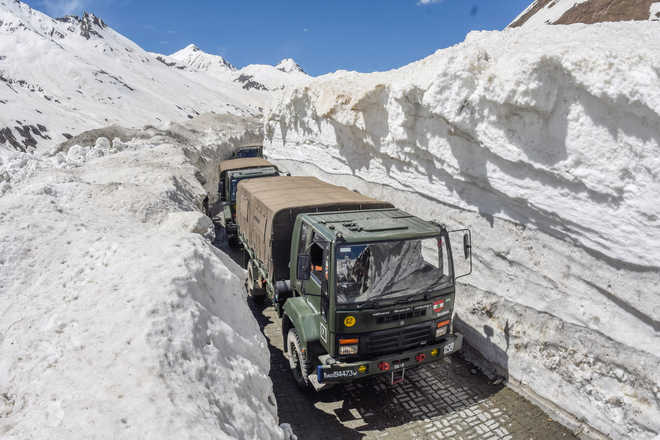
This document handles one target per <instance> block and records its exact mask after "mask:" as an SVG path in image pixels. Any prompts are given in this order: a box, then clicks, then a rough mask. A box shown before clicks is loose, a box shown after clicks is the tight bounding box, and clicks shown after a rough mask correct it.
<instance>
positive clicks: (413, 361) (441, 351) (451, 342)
mask: <svg viewBox="0 0 660 440" xmlns="http://www.w3.org/2000/svg"><path fill="white" fill-rule="evenodd" d="M461 347H463V335H462V334H460V333H454V334H451V335H449V336H447V337H446V338H445V339H444V340H443V341H442V342H440V343H438V344H433V345H427V346H425V347H420V348H417V349H415V350H409V351H405V352H402V353H391V354H388V355H385V356H380V357H378V358H377V359H370V360H366V361H356V362H336V361H334V359H332V358H327V359H325V364H324V365H319V366H318V367H317V368H316V376H317V380H318V382H319V383H321V384H323V383H341V382H351V381H354V380H356V379H362V378H364V377H369V376H375V375H377V374H384V373H390V372H391V371H392V370H399V369H406V370H407V369H409V368H414V367H418V366H420V365H424V364H428V363H430V362H435V361H438V360H440V359H442V358H444V357H445V356H449V355H451V354H453V353H456V352H457V351H459V350H460V349H461ZM434 350H437V354H436V355H435V356H433V355H432V354H431V352H433V351H434ZM420 354H423V356H419V355H420ZM383 363H387V364H389V366H390V368H389V369H387V370H382V369H381V368H380V367H379V365H381V366H382V365H383ZM365 367H366V370H365V369H364V368H365ZM361 369H362V370H363V371H361Z"/></svg>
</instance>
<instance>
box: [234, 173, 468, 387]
mask: <svg viewBox="0 0 660 440" xmlns="http://www.w3.org/2000/svg"><path fill="white" fill-rule="evenodd" d="M236 203H237V205H236V221H237V225H238V235H239V239H240V241H241V243H242V244H243V249H244V250H243V252H244V263H245V264H246V265H247V269H248V281H247V287H248V292H249V293H250V295H251V296H252V297H253V298H254V299H255V300H260V299H264V298H265V297H266V295H267V296H269V297H270V298H271V299H272V301H273V304H274V305H275V307H276V309H277V311H278V313H279V315H280V316H281V317H282V337H283V338H284V346H285V351H287V352H288V357H289V360H290V365H291V371H292V373H293V376H294V378H295V380H296V382H297V383H298V385H300V386H301V387H310V386H313V387H314V388H315V389H321V388H323V387H324V386H326V385H327V384H332V383H337V382H347V381H352V380H356V379H360V378H363V377H367V376H371V375H375V374H389V375H390V379H391V381H392V383H395V382H399V381H402V380H403V379H404V377H405V372H406V370H407V369H409V368H412V367H416V366H419V365H422V364H425V363H428V362H433V361H436V360H439V359H441V358H442V357H443V356H447V355H450V354H452V353H454V352H456V351H458V350H459V349H460V348H461V346H462V342H463V336H462V335H461V334H459V333H457V332H454V331H453V322H452V318H453V309H454V298H455V280H456V278H457V274H456V273H455V272H454V260H453V254H452V248H451V245H450V244H451V243H450V231H448V230H447V228H446V227H445V226H443V225H441V224H438V223H434V222H428V221H424V220H422V219H420V218H417V217H415V216H413V215H410V214H408V213H406V212H404V211H401V210H399V209H396V208H394V207H393V206H392V205H391V204H389V203H387V202H382V201H378V200H374V199H371V198H369V197H366V196H363V195H361V194H359V193H356V192H353V191H350V190H348V189H346V188H343V187H338V186H334V185H330V184H327V183H324V182H321V181H320V180H318V179H316V178H313V177H270V178H262V179H255V180H246V181H244V182H242V183H241V184H240V185H238V192H237V198H236ZM452 232H460V233H461V234H462V235H463V237H462V245H463V246H462V252H461V253H462V254H463V255H462V256H463V257H464V258H465V259H466V260H468V261H469V262H470V271H471V243H470V234H469V231H468V230H461V231H452ZM468 273H469V272H468Z"/></svg>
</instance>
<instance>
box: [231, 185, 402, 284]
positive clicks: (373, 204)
mask: <svg viewBox="0 0 660 440" xmlns="http://www.w3.org/2000/svg"><path fill="white" fill-rule="evenodd" d="M382 208H392V205H391V204H390V203H388V202H383V201H380V200H375V199H372V198H370V197H367V196H365V195H362V194H360V193H357V192H354V191H351V190H349V189H348V188H345V187H343V186H336V185H331V184H329V183H325V182H323V181H321V180H319V179H317V178H315V177H298V176H296V177H289V176H282V177H262V178H259V179H249V180H244V181H241V182H240V183H239V184H238V191H237V194H236V221H237V223H238V227H239V230H240V233H241V234H242V235H243V236H244V237H245V238H246V239H247V241H248V243H249V244H250V246H251V247H252V248H253V249H254V252H255V253H256V256H257V258H258V259H259V260H261V261H262V263H264V264H266V265H267V267H268V271H269V273H270V274H273V275H274V278H275V279H276V280H280V279H286V278H285V277H288V270H289V269H288V268H289V257H290V251H291V236H292V234H293V226H294V223H295V220H296V217H297V216H298V214H302V213H309V212H324V211H349V210H350V211H355V210H361V209H382Z"/></svg>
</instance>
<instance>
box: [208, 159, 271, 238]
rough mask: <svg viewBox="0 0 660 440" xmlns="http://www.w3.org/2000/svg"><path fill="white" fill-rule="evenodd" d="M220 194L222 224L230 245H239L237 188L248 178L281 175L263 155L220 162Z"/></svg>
mask: <svg viewBox="0 0 660 440" xmlns="http://www.w3.org/2000/svg"><path fill="white" fill-rule="evenodd" d="M219 168H220V169H219V171H220V179H219V183H218V194H220V202H221V203H222V205H221V207H222V211H221V212H220V225H221V226H222V227H223V228H224V230H225V234H226V236H227V241H228V243H229V245H230V246H232V247H235V246H236V245H238V237H237V236H236V221H235V218H236V189H237V188H238V182H240V181H242V180H246V179H258V178H261V177H272V176H279V175H280V172H279V170H278V169H277V167H276V166H275V165H273V164H272V163H270V162H268V161H267V160H265V159H263V158H261V157H246V158H239V159H231V160H225V161H223V162H220V167H219Z"/></svg>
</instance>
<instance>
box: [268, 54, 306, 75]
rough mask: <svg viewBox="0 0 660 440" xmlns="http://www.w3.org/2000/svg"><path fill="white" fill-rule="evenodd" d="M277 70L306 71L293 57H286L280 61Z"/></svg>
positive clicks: (287, 71)
mask: <svg viewBox="0 0 660 440" xmlns="http://www.w3.org/2000/svg"><path fill="white" fill-rule="evenodd" d="M275 68H276V69H277V70H280V71H282V72H286V73H290V72H301V73H305V71H304V70H303V68H302V67H300V65H299V64H298V63H296V62H295V60H294V59H293V58H284V59H283V60H282V61H280V63H279V64H278V65H277V66H275Z"/></svg>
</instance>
